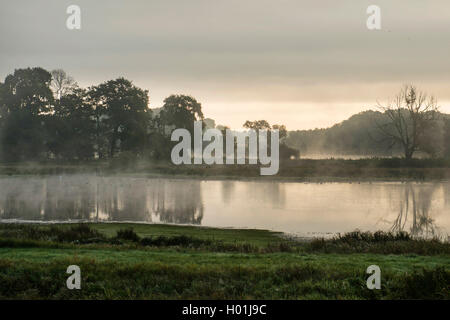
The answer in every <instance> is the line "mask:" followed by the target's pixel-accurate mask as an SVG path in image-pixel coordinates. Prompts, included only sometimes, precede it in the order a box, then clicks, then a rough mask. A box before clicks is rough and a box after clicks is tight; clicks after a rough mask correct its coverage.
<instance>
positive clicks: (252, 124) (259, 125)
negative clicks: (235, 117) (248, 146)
mask: <svg viewBox="0 0 450 320" xmlns="http://www.w3.org/2000/svg"><path fill="white" fill-rule="evenodd" d="M243 127H244V128H246V129H253V130H256V131H259V130H270V124H269V123H268V122H267V121H266V120H256V121H248V120H247V121H245V123H244V125H243Z"/></svg>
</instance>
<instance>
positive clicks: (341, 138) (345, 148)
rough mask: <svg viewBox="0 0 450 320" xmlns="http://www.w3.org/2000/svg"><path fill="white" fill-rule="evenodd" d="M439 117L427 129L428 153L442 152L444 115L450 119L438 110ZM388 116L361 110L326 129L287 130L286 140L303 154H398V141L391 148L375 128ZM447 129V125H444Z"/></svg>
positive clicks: (444, 143)
mask: <svg viewBox="0 0 450 320" xmlns="http://www.w3.org/2000/svg"><path fill="white" fill-rule="evenodd" d="M440 116H441V117H440V118H441V120H439V121H437V123H436V125H435V126H433V128H432V130H433V132H429V136H430V143H429V144H428V148H429V150H426V151H428V152H429V153H434V154H439V153H443V152H445V149H446V144H448V143H449V141H448V139H447V138H445V135H446V134H447V135H448V132H447V133H446V132H445V131H446V129H444V128H445V125H444V119H447V120H450V115H448V114H442V113H441V114H440ZM386 122H387V117H386V116H385V115H384V114H383V113H381V112H379V111H372V110H369V111H364V112H361V113H358V114H356V115H353V116H351V117H350V118H349V119H347V120H345V121H343V122H341V123H338V124H335V125H334V126H332V127H330V128H326V129H314V130H297V131H289V132H288V137H287V139H286V143H287V145H288V146H290V147H292V148H295V149H298V150H300V155H301V156H302V157H305V156H320V155H325V156H332V155H335V156H345V155H356V156H397V155H401V153H402V148H401V146H400V145H394V146H393V147H392V148H390V145H389V142H388V141H386V139H385V137H384V136H383V135H382V133H381V132H380V130H379V129H378V125H380V124H383V123H386ZM447 131H448V129H447Z"/></svg>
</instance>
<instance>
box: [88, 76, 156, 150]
mask: <svg viewBox="0 0 450 320" xmlns="http://www.w3.org/2000/svg"><path fill="white" fill-rule="evenodd" d="M88 96H89V99H90V103H91V104H92V107H93V110H94V117H95V120H96V136H97V141H96V144H97V148H98V151H99V155H100V156H103V157H105V156H106V155H109V156H110V157H114V155H115V154H116V153H117V151H134V152H136V153H141V152H142V151H143V150H144V149H145V148H146V147H147V145H148V126H149V124H150V118H151V110H150V109H149V108H148V102H149V99H148V91H147V90H143V89H140V88H138V87H136V86H135V85H133V83H132V82H131V81H129V80H127V79H124V78H118V79H116V80H110V81H107V82H105V83H102V84H100V85H98V86H94V87H91V88H90V90H89V93H88ZM103 137H104V138H105V139H102V138H103ZM105 144H106V145H105ZM106 149H107V150H106ZM105 151H107V152H108V153H107V154H106V153H105Z"/></svg>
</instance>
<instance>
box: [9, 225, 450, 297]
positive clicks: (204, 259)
mask: <svg viewBox="0 0 450 320" xmlns="http://www.w3.org/2000/svg"><path fill="white" fill-rule="evenodd" d="M372 264H376V265H378V266H380V268H381V272H382V277H381V283H382V289H381V290H369V289H367V287H366V279H367V277H368V275H367V274H366V268H367V267H368V266H369V265H372ZM69 265H78V266H79V267H80V268H81V278H82V282H81V283H82V284H81V290H69V289H67V287H66V279H67V277H68V276H69V275H68V274H67V273H66V269H67V267H68V266H69ZM0 284H1V285H0V298H2V299H11V298H14V299H449V298H450V244H449V243H442V242H439V241H436V240H433V241H424V240H412V239H410V238H409V237H408V235H406V234H397V235H392V234H387V233H376V234H369V233H359V232H356V233H351V234H347V235H344V236H341V237H339V238H335V239H332V240H314V241H308V242H305V241H297V240H294V239H287V238H285V237H283V236H282V234H280V233H275V232H270V231H264V230H234V229H214V228H201V227H189V226H170V225H144V224H112V223H111V224H109V223H99V224H82V225H74V224H64V225H56V226H48V225H20V224H1V225H0Z"/></svg>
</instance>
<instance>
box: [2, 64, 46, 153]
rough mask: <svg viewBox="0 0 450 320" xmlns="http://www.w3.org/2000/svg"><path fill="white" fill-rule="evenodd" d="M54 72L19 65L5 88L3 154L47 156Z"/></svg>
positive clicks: (3, 86) (7, 79)
mask: <svg viewBox="0 0 450 320" xmlns="http://www.w3.org/2000/svg"><path fill="white" fill-rule="evenodd" d="M51 79H52V77H51V75H50V73H49V72H48V71H46V70H44V69H42V68H27V69H17V70H15V71H14V73H13V74H10V75H8V76H7V77H6V78H5V82H4V84H3V85H2V90H1V98H0V100H1V103H2V105H3V107H2V122H3V125H2V133H1V135H0V136H1V146H2V158H3V159H4V160H7V161H17V160H25V161H26V160H36V159H40V158H42V157H45V156H46V151H47V150H46V146H45V143H46V140H45V138H46V135H45V130H46V128H45V120H46V117H45V116H46V115H48V114H51V112H52V106H53V94H52V91H51V89H50V82H51Z"/></svg>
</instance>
